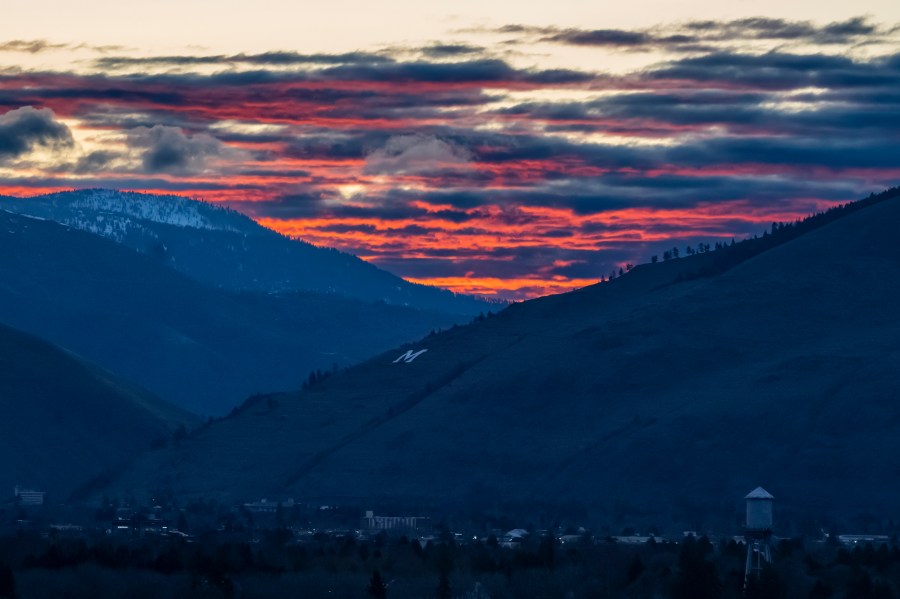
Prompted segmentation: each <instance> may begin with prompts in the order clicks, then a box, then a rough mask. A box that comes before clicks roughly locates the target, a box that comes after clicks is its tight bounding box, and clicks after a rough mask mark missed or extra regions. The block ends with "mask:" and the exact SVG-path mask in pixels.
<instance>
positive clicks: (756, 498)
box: [744, 487, 775, 536]
mask: <svg viewBox="0 0 900 599" xmlns="http://www.w3.org/2000/svg"><path fill="white" fill-rule="evenodd" d="M744 499H746V500H747V524H746V527H745V528H746V531H747V532H748V533H750V534H752V535H754V536H758V535H760V534H765V533H766V532H769V533H771V532H772V504H773V503H774V501H775V498H774V497H772V495H771V494H770V493H769V492H768V491H766V490H765V489H763V488H762V487H756V488H755V489H753V490H752V491H750V492H749V493H747V496H746V497H744Z"/></svg>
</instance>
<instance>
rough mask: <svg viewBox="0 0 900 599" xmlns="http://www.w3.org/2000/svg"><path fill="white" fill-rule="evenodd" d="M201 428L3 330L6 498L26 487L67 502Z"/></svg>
mask: <svg viewBox="0 0 900 599" xmlns="http://www.w3.org/2000/svg"><path fill="white" fill-rule="evenodd" d="M197 424H199V420H198V419H197V418H196V417H195V416H192V415H189V414H188V413H187V412H185V411H183V410H179V409H178V408H176V407H174V406H172V405H169V404H167V403H165V402H163V401H161V400H160V399H158V398H156V397H155V396H153V395H151V394H150V393H148V392H146V391H143V390H141V389H138V388H136V387H134V386H133V385H131V384H129V383H125V382H123V381H122V380H120V379H118V378H116V377H115V376H113V375H112V374H110V373H109V372H106V371H104V370H102V369H101V368H99V367H97V366H94V365H92V364H90V363H87V362H85V361H83V360H81V359H80V358H78V357H77V356H75V355H73V354H70V353H68V352H65V351H63V350H61V349H60V348H58V347H54V346H53V345H51V344H49V343H47V342H45V341H42V340H40V339H38V338H37V337H33V336H31V335H28V334H25V333H22V332H20V331H16V330H14V329H10V328H8V327H5V326H2V325H0V454H2V455H3V456H4V459H3V460H0V490H2V491H3V494H4V495H7V494H8V497H9V498H11V497H12V489H13V486H14V485H22V486H23V487H32V488H36V489H38V490H42V491H46V492H48V493H49V494H50V497H49V498H48V499H49V500H54V501H56V502H58V501H62V500H65V499H66V497H67V495H68V494H69V493H70V492H71V491H72V490H74V488H75V486H76V485H80V484H83V483H84V481H85V480H88V479H89V478H93V477H96V476H98V475H99V474H101V473H103V472H104V471H107V470H109V469H114V468H116V467H119V466H121V465H123V464H124V463H126V462H127V461H128V460H130V459H131V458H133V457H134V456H135V455H137V454H138V453H139V452H141V451H145V450H147V449H149V448H150V446H151V445H152V444H156V445H160V444H165V443H167V442H171V440H172V438H173V434H174V433H175V432H176V431H178V430H179V427H184V430H187V429H189V428H191V427H193V426H195V425H197ZM182 432H183V431H182Z"/></svg>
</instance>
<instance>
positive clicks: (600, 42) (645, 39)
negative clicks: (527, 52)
mask: <svg viewBox="0 0 900 599" xmlns="http://www.w3.org/2000/svg"><path fill="white" fill-rule="evenodd" d="M542 41H545V42H562V43H566V44H572V45H576V46H613V47H636V46H646V45H647V44H649V43H650V42H652V41H654V38H653V37H652V36H651V35H650V34H648V33H644V32H638V31H624V30H621V29H591V30H586V29H564V30H562V31H560V32H558V33H554V34H552V35H548V36H546V37H544V38H542Z"/></svg>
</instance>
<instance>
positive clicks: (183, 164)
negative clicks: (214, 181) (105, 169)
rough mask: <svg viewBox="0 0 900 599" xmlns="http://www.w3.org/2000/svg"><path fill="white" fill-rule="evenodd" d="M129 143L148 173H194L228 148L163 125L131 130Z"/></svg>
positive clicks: (207, 138)
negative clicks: (138, 154)
mask: <svg viewBox="0 0 900 599" xmlns="http://www.w3.org/2000/svg"><path fill="white" fill-rule="evenodd" d="M128 143H129V145H130V146H131V147H132V148H135V149H137V150H138V151H139V152H140V153H141V163H142V164H143V167H144V170H145V171H146V172H148V173H163V172H174V173H187V172H192V171H197V170H201V169H202V168H203V167H204V166H205V165H206V162H207V160H209V159H212V158H218V157H223V156H225V155H226V154H227V153H228V150H227V146H225V145H224V144H223V143H222V142H221V141H219V140H218V139H216V138H214V137H212V136H210V135H207V134H204V133H198V134H194V135H188V134H186V133H184V131H182V130H181V129H180V128H178V127H167V126H163V125H156V126H154V127H149V128H148V127H138V128H137V129H132V130H131V131H129V132H128Z"/></svg>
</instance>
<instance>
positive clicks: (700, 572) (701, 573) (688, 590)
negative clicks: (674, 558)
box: [672, 537, 722, 599]
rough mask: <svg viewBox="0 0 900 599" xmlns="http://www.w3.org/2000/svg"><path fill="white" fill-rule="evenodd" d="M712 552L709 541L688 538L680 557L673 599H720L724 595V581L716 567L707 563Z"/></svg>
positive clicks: (704, 538)
mask: <svg viewBox="0 0 900 599" xmlns="http://www.w3.org/2000/svg"><path fill="white" fill-rule="evenodd" d="M711 552H712V545H710V543H709V540H708V539H707V538H706V537H703V538H702V539H700V540H699V541H697V540H694V539H693V538H692V537H688V538H687V539H686V540H685V542H684V545H682V547H681V553H680V554H679V556H678V574H677V576H676V577H675V584H674V586H673V589H672V597H673V599H718V597H720V596H721V595H722V581H721V580H720V579H719V573H718V572H717V571H716V566H715V564H713V563H712V562H710V561H707V559H706V555H707V554H708V553H711Z"/></svg>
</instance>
